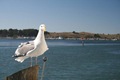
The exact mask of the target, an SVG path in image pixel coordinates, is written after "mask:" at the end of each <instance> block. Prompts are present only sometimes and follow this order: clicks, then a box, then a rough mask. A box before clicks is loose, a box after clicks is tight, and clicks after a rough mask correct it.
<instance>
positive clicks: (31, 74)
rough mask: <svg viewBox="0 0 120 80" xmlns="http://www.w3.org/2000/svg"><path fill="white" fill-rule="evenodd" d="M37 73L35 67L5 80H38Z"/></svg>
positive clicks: (37, 68) (37, 67)
mask: <svg viewBox="0 0 120 80" xmlns="http://www.w3.org/2000/svg"><path fill="white" fill-rule="evenodd" d="M38 71H39V66H38V65H35V66H33V67H29V68H26V69H23V70H21V71H18V72H16V73H14V74H12V75H10V76H8V77H6V80H38Z"/></svg>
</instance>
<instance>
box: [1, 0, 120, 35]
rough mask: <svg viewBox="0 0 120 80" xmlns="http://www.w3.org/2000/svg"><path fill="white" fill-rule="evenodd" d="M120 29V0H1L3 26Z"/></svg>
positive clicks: (56, 29) (103, 31)
mask: <svg viewBox="0 0 120 80" xmlns="http://www.w3.org/2000/svg"><path fill="white" fill-rule="evenodd" d="M42 23H44V24H46V28H47V31H49V32H72V31H76V32H82V31H85V32H92V33H106V34H108V33H109V34H114V33H120V0H0V29H9V28H13V29H28V28H34V29H38V27H39V25H40V24H42Z"/></svg>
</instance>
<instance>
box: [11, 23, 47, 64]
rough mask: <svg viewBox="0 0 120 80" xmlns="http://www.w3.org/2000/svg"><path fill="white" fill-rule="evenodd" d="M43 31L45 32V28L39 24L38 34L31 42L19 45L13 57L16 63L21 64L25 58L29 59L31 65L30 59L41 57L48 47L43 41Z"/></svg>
mask: <svg viewBox="0 0 120 80" xmlns="http://www.w3.org/2000/svg"><path fill="white" fill-rule="evenodd" d="M44 31H46V26H45V25H44V24H41V25H40V26H39V32H38V34H37V37H36V38H35V40H33V41H28V42H24V43H21V44H20V45H19V46H18V48H17V49H16V51H15V54H14V55H13V57H16V59H15V60H16V61H18V62H21V63H22V62H23V61H24V60H25V59H27V58H29V57H30V58H31V65H32V57H36V63H37V57H38V56H40V55H42V54H43V53H44V52H46V51H47V50H48V46H47V44H46V41H45V36H44Z"/></svg>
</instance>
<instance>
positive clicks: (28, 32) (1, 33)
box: [0, 28, 38, 37]
mask: <svg viewBox="0 0 120 80" xmlns="http://www.w3.org/2000/svg"><path fill="white" fill-rule="evenodd" d="M37 33H38V30H37V29H23V30H18V29H12V28H10V29H8V30H7V29H1V30H0V37H18V36H20V37H22V36H24V37H35V36H36V35H37Z"/></svg>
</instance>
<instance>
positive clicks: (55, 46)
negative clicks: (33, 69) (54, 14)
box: [0, 39, 120, 80]
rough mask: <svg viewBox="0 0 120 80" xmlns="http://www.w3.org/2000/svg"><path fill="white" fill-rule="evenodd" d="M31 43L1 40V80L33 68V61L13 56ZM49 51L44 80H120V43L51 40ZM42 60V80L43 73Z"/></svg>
mask: <svg viewBox="0 0 120 80" xmlns="http://www.w3.org/2000/svg"><path fill="white" fill-rule="evenodd" d="M25 41H29V39H0V80H5V77H6V76H9V75H11V74H13V73H15V72H17V71H19V70H21V69H24V68H27V67H29V66H30V59H27V60H25V61H24V62H23V63H18V62H16V61H15V60H14V59H13V58H12V57H11V56H12V55H13V54H14V52H15V50H16V48H17V46H18V44H20V43H21V42H25ZM47 44H48V46H49V50H48V51H47V52H46V53H45V54H44V55H43V56H47V57H48V61H47V62H46V67H45V73H44V80H120V41H97V40H96V41H84V46H82V44H81V41H80V40H47ZM43 56H40V57H39V58H38V59H39V65H40V67H41V68H40V71H39V80H40V77H41V70H42V65H43V61H42V57H43Z"/></svg>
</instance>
